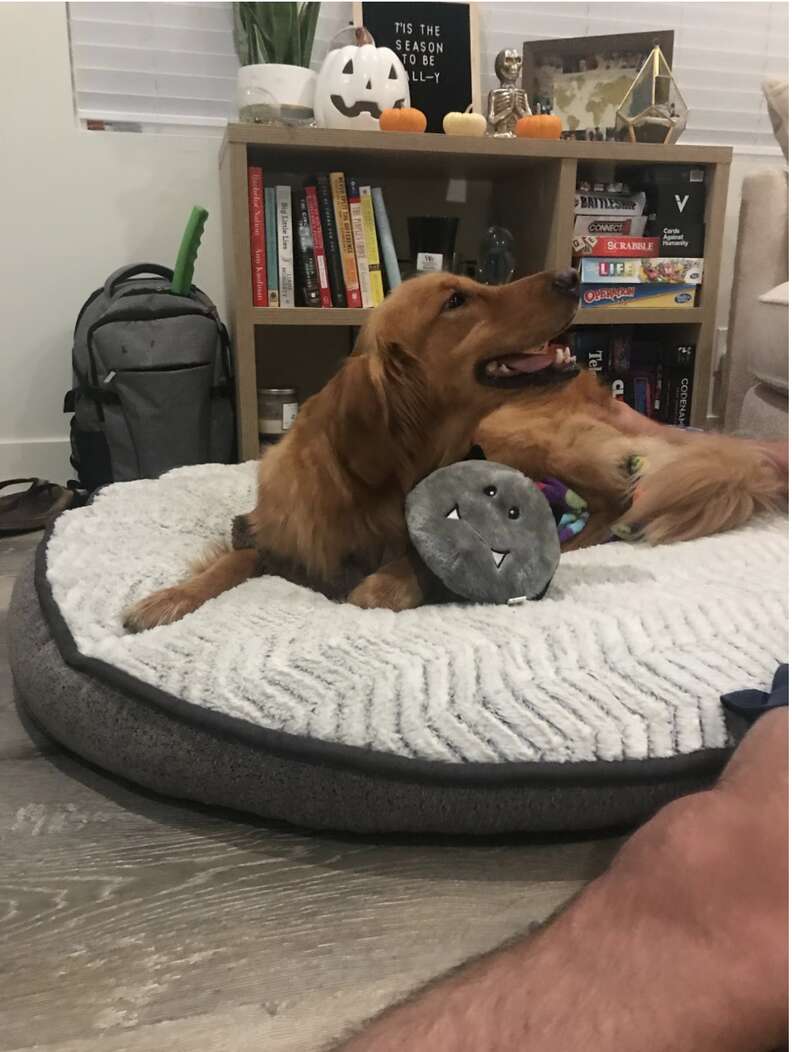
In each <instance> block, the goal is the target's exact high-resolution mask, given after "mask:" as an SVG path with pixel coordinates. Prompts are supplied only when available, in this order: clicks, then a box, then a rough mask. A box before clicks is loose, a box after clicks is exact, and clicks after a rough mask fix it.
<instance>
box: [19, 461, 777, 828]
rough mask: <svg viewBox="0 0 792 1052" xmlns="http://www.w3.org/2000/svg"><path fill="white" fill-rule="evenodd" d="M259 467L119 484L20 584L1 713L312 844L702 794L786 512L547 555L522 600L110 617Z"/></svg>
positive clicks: (596, 817)
mask: <svg viewBox="0 0 792 1052" xmlns="http://www.w3.org/2000/svg"><path fill="white" fill-rule="evenodd" d="M254 491H255V465H253V464H243V465H239V466H234V467H224V466H218V465H204V466H200V467H191V468H182V469H179V470H177V471H173V472H171V473H170V474H168V475H166V476H164V477H163V478H161V479H159V480H156V481H139V482H128V483H121V484H119V485H115V486H111V487H109V488H107V489H106V490H103V491H102V492H101V493H100V494H99V495H98V496H97V498H96V499H95V501H94V502H93V503H92V504H91V505H89V506H88V507H85V508H80V509H78V510H74V511H69V512H67V513H65V514H63V515H62V516H61V517H60V518H59V519H58V520H57V521H56V523H55V525H54V527H53V529H52V530H51V531H50V533H49V534H48V536H47V537H46V538H45V539H44V541H42V543H41V545H40V547H39V549H38V552H37V555H36V564H35V566H31V567H30V568H29V570H28V572H27V573H24V574H23V575H22V576H21V577H20V579H19V581H18V583H17V586H16V589H15V592H14V596H13V600H12V606H11V614H10V625H11V661H12V667H13V671H14V676H15V679H16V681H17V684H18V690H19V693H20V696H21V699H22V701H23V703H24V704H25V705H26V706H27V708H28V709H29V711H30V713H31V714H32V716H33V718H34V719H35V720H36V721H37V722H38V723H40V724H41V725H43V727H44V728H45V729H46V730H47V731H49V733H50V734H51V735H53V737H55V738H56V739H58V740H59V741H61V742H62V743H63V744H64V745H66V746H67V747H68V748H70V749H72V750H74V751H75V752H76V753H79V754H80V755H82V756H83V757H85V758H86V759H88V760H89V761H92V762H94V763H96V764H98V765H100V766H102V767H104V768H106V769H108V770H110V771H112V772H114V773H116V774H119V775H122V776H125V777H126V778H128V779H131V780H132V781H134V782H137V783H139V784H140V785H143V786H146V787H148V788H150V789H154V790H157V791H159V792H163V793H167V794H171V795H174V796H178V797H183V798H187V799H192V800H197V801H201V802H203V803H208V804H215V805H222V806H228V807H234V808H238V809H242V810H246V811H250V812H254V813H257V814H260V815H263V816H266V817H269V818H276V819H284V820H288V821H290V822H293V823H298V824H300V825H305V826H310V827H315V828H320V827H330V828H335V829H342V830H350V831H358V832H372V831H379V832H385V831H414V832H420V831H425V832H429V831H431V832H446V833H474V834H484V833H497V832H505V831H516V830H525V831H544V830H573V829H574V830H583V829H594V828H602V827H607V826H614V825H620V824H625V823H630V822H634V821H637V820H639V819H641V818H643V817H645V816H646V815H647V814H648V813H650V812H651V811H652V810H653V809H655V808H656V807H658V806H659V805H661V804H662V803H664V802H666V801H667V800H669V799H671V798H673V797H675V796H677V795H679V794H681V793H684V792H688V791H691V790H693V789H696V788H698V787H700V786H702V785H704V784H706V783H707V782H708V781H710V780H711V779H712V777H713V776H714V775H715V774H716V773H717V772H718V770H719V769H720V768H721V767H722V765H723V763H724V762H725V760H726V758H727V756H728V754H729V749H730V741H729V736H728V731H727V729H726V725H725V722H724V718H723V713H722V711H721V705H720V701H719V698H720V695H721V694H723V693H725V692H727V691H731V690H736V689H739V688H743V687H748V686H758V687H766V685H767V684H768V683H769V681H770V679H771V678H772V675H773V672H774V671H775V669H776V667H777V665H778V663H779V662H780V661H783V660H785V652H786V579H787V578H786V572H785V569H784V566H785V561H786V519H784V518H781V517H770V518H764V519H760V520H755V521H754V522H753V523H752V524H751V525H749V526H747V527H745V528H743V529H741V530H738V531H734V532H732V533H727V534H724V535H721V536H717V537H711V538H707V539H705V540H700V541H694V542H689V543H686V544H679V545H672V546H668V547H665V548H655V549H651V548H648V547H645V546H642V545H627V544H622V543H614V544H610V545H603V546H600V547H597V548H591V549H587V550H584V551H580V552H573V553H569V554H566V555H564V556H563V558H562V560H561V565H560V567H559V569H558V572H557V574H556V577H555V578H554V580H553V582H552V584H551V586H550V589H549V591H548V592H547V595H546V596H545V598H544V599H542V600H541V601H538V602H533V603H525V604H523V605H519V606H489V605H488V606H483V605H482V606H470V605H468V606H465V605H447V606H434V607H423V608H421V609H418V610H412V611H407V612H404V613H399V614H394V613H391V612H390V611H385V610H373V611H367V610H360V609H358V608H356V607H353V606H351V605H349V604H339V603H333V602H331V601H329V600H328V599H325V598H324V597H323V596H321V595H318V594H316V593H314V592H311V591H308V590H307V589H304V588H300V587H298V586H296V585H293V584H291V583H289V582H287V581H284V580H282V579H280V578H276V577H262V578H258V579H254V580H251V581H248V582H247V583H245V584H243V585H241V586H240V587H238V588H236V589H234V590H233V591H230V592H227V593H225V594H224V595H222V596H220V597H219V598H218V599H215V600H213V601H212V602H209V603H207V604H206V605H205V606H204V607H202V608H201V609H200V610H198V611H196V612H195V613H194V614H191V615H190V616H188V617H186V618H185V619H184V620H183V621H181V622H179V623H177V624H174V625H169V626H162V627H160V628H156V629H153V630H151V631H149V632H144V633H142V634H140V635H129V634H127V633H125V631H124V629H123V627H122V624H121V612H122V610H123V609H124V608H125V607H126V606H128V605H129V604H130V603H131V602H133V601H135V600H137V599H139V598H140V597H142V596H144V595H146V594H147V593H149V592H150V591H151V590H153V589H156V588H159V587H162V586H164V585H167V584H172V583H174V582H175V581H176V580H178V579H179V577H180V576H182V575H183V574H184V573H186V572H187V570H188V568H189V565H190V563H191V561H192V560H193V559H194V558H195V557H196V555H198V554H200V552H201V550H202V548H203V547H204V546H205V545H206V544H207V542H212V541H217V540H220V539H227V538H228V537H229V533H230V525H231V521H232V518H233V516H234V515H236V514H238V513H240V512H244V511H248V510H249V509H250V508H251V507H252V506H253V503H254Z"/></svg>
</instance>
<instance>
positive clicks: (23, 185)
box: [0, 2, 783, 481]
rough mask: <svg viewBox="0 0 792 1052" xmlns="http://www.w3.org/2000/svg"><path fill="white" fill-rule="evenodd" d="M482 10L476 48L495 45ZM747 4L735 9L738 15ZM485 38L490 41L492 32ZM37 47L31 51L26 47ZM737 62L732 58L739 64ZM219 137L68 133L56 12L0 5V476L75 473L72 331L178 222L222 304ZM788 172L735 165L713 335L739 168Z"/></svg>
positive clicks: (337, 14) (62, 36)
mask: <svg viewBox="0 0 792 1052" xmlns="http://www.w3.org/2000/svg"><path fill="white" fill-rule="evenodd" d="M350 6H351V5H349V4H346V3H339V4H334V5H332V7H331V6H330V5H326V6H325V7H324V8H323V13H322V20H321V23H320V30H321V33H320V35H321V37H322V38H326V37H328V36H329V35H330V31H331V30H332V28H333V27H334V23H336V22H337V24H338V25H343V24H344V22H345V21H346V19H347V18H348V12H349V9H350ZM487 6H488V5H487V4H485V3H482V4H481V5H480V10H481V11H482V23H483V29H484V32H483V36H484V44H485V45H486V46H489V45H490V44H491V45H493V46H494V43H495V42H496V40H495V34H494V30H493V27H491V26H490V27H489V29H487V23H486V20H487V11H486V8H487ZM546 6H547V5H532V4H509V5H492V9H493V11H492V13H493V15H494V13H495V9H496V8H499V9H502V10H503V9H506V10H507V11H508V14H509V22H510V25H511V26H512V27H513V28H514V29H515V30H520V31H521V32H522V28H521V27H522V25H523V22H524V24H525V33H526V35H530V34H529V33H528V29H529V27H530V29H531V30H532V31H533V32H536V31H537V30H538V20H537V18H535V17H533V14H532V12H533V10H534V8H536V9H539V8H542V7H546ZM740 6H744V5H740ZM487 34H489V36H487ZM33 42H35V47H34V46H33ZM735 61H739V56H735ZM218 150H219V142H218V140H217V139H216V138H209V137H205V136H195V137H192V136H190V137H183V136H170V135H134V134H129V135H126V134H121V133H101V132H85V131H82V130H80V129H79V128H78V127H77V126H76V123H75V119H74V113H73V106H72V92H71V80H70V68H69V50H68V39H67V24H66V10H65V4H63V3H2V2H0V290H2V291H0V301H1V302H2V307H3V311H2V320H3V325H4V339H3V348H2V352H1V353H2V355H3V361H2V366H3V368H2V372H1V373H0V375H1V376H2V377H3V378H4V379H3V381H2V382H0V480H2V479H3V478H8V477H10V476H14V475H40V476H43V477H47V478H50V479H53V480H55V481H64V480H65V479H67V478H69V477H70V474H71V473H70V469H69V467H68V454H67V448H68V443H67V438H66V435H67V422H68V418H67V417H64V416H63V415H62V413H61V403H62V398H63V393H64V391H65V390H66V389H67V387H68V386H70V381H71V378H70V369H69V359H70V350H71V331H72V326H73V324H74V319H75V317H76V314H77V311H78V309H79V307H80V305H81V304H82V302H83V300H84V299H85V298H86V296H87V295H88V293H90V292H91V291H92V289H93V288H94V287H95V286H96V285H97V284H99V283H100V282H101V281H103V280H104V278H105V276H106V275H107V274H108V273H109V272H110V271H111V270H112V269H114V268H115V267H117V266H119V265H120V264H121V263H123V262H126V261H130V262H132V261H137V260H143V259H150V260H152V261H159V262H170V261H172V260H173V259H174V257H175V254H176V250H177V247H178V243H179V239H180V236H181V231H182V228H183V225H184V222H185V220H186V216H187V212H188V210H189V208H190V206H191V205H192V204H195V203H200V204H204V205H205V206H206V207H207V208H208V209H209V211H210V219H209V223H208V224H207V229H206V233H205V235H204V240H203V244H202V246H201V252H200V255H199V258H198V266H197V269H196V281H197V283H198V284H199V285H201V287H202V288H203V289H204V290H205V291H206V292H207V293H208V294H209V295H210V296H211V297H212V298H213V299H215V301H216V302H217V303H218V304H220V305H222V304H224V301H225V296H224V287H223V277H222V257H221V244H220V202H219V185H218ZM782 163H783V159H782V157H781V154H780V151H779V153H778V154H777V155H776V156H775V157H772V156H762V157H751V156H747V155H744V154H743V155H737V156H736V157H735V163H734V166H733V169H732V180H731V190H730V195H729V205H728V219H727V225H726V231H725V235H726V240H725V244H726V249H725V254H724V266H723V270H724V282H723V285H722V291H721V309H720V311H719V322H718V324H719V325H720V326H725V325H726V324H727V321H728V296H729V285H730V279H731V269H732V259H733V251H734V242H735V239H736V229H737V222H736V219H737V214H738V209H739V187H740V185H741V183H742V179H743V178H744V176H745V174H746V173H747V172H748V171H751V170H752V169H754V168H757V167H763V166H766V165H768V164H770V165H775V166H780V165H781V164H782Z"/></svg>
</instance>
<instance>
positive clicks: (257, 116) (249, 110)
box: [237, 62, 316, 124]
mask: <svg viewBox="0 0 792 1052" xmlns="http://www.w3.org/2000/svg"><path fill="white" fill-rule="evenodd" d="M315 91H316V74H315V73H314V72H313V70H310V69H305V68H304V67H303V66H287V65H283V64H281V63H277V62H262V63H259V64H257V65H255V66H240V67H239V72H238V74H237V105H238V107H239V119H240V120H242V121H254V122H256V123H263V124H281V123H282V124H307V123H309V122H310V121H312V120H313V105H314V94H315Z"/></svg>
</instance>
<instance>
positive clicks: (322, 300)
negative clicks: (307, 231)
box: [305, 186, 333, 307]
mask: <svg viewBox="0 0 792 1052" xmlns="http://www.w3.org/2000/svg"><path fill="white" fill-rule="evenodd" d="M305 206H306V208H307V209H308V222H309V223H310V224H311V240H312V241H313V248H314V256H315V258H316V272H317V277H318V278H319V306H320V307H332V306H333V299H332V295H331V293H330V279H329V276H328V273H327V257H326V255H325V246H324V234H323V233H322V219H321V216H320V215H319V197H318V195H317V193H316V187H315V186H306V188H305Z"/></svg>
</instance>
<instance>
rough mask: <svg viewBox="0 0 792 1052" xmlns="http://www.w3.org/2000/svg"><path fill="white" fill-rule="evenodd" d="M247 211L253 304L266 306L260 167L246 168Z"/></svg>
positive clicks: (262, 193)
mask: <svg viewBox="0 0 792 1052" xmlns="http://www.w3.org/2000/svg"><path fill="white" fill-rule="evenodd" d="M248 212H249V221H250V275H251V281H252V285H253V306H254V307H266V306H267V258H266V246H265V244H264V175H263V173H262V171H261V169H260V168H256V167H254V166H253V165H251V166H250V167H249V168H248Z"/></svg>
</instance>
